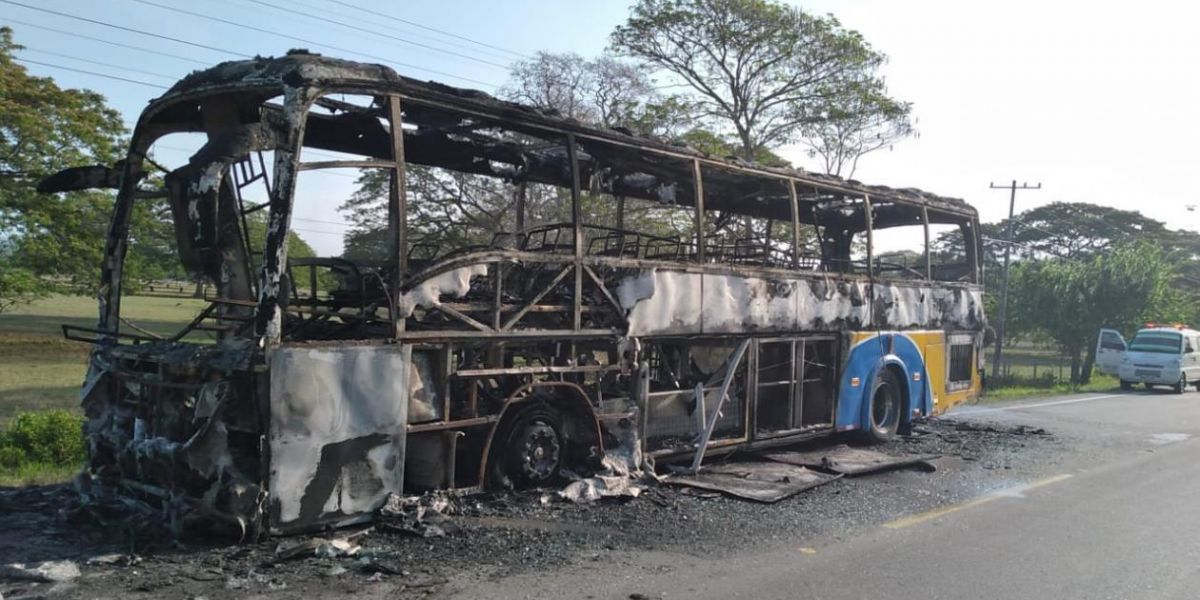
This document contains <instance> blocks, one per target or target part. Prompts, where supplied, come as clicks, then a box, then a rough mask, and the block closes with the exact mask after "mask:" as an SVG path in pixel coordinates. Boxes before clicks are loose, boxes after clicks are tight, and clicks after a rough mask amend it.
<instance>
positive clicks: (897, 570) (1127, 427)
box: [459, 391, 1200, 600]
mask: <svg viewBox="0 0 1200 600" xmlns="http://www.w3.org/2000/svg"><path fill="white" fill-rule="evenodd" d="M951 418H957V419H969V420H987V421H992V422H997V421H998V422H1011V423H1014V424H1015V423H1021V424H1027V425H1034V426H1042V427H1046V428H1047V429H1050V430H1052V431H1054V432H1055V433H1056V434H1058V435H1060V436H1062V437H1063V438H1064V439H1065V440H1067V441H1068V443H1069V444H1070V446H1069V448H1068V449H1067V451H1065V452H1063V453H1062V456H1061V457H1059V458H1057V459H1055V461H1053V462H1052V464H1050V465H1049V466H1048V468H1047V471H1046V473H1045V475H1044V476H1039V477H1037V478H1032V479H1030V480H1028V481H1021V482H1016V483H1015V484H1014V485H1012V486H1009V487H1005V488H1002V489H998V490H994V491H992V492H990V493H987V494H984V495H981V496H978V497H975V498H972V499H969V500H966V501H963V502H960V503H957V504H951V505H945V506H941V507H938V508H935V509H932V510H930V511H927V512H924V513H917V514H910V515H895V516H894V518H892V519H891V520H889V521H886V522H883V523H878V524H874V525H871V526H868V527H864V528H862V529H860V530H858V531H855V532H852V533H851V534H850V535H845V536H840V538H831V539H807V540H805V539H797V540H795V542H794V544H788V545H785V546H783V547H773V548H764V549H762V550H761V551H757V552H753V553H742V554H739V555H737V556H733V557H727V558H721V559H700V558H696V557H691V556H683V555H677V554H668V553H644V554H629V555H627V556H623V557H622V558H621V559H620V560H615V561H603V562H597V563H591V564H585V565H575V566H572V567H568V568H566V569H563V570H561V571H558V572H556V573H553V574H545V573H543V574H530V575H522V576H517V577H511V578H505V579H502V580H499V581H488V582H476V583H472V582H466V581H464V582H463V584H462V585H461V586H460V587H459V594H460V595H461V596H462V597H476V596H478V595H479V594H481V593H486V594H487V596H488V597H491V598H555V597H562V598H568V597H570V598H585V597H592V598H629V597H630V595H631V594H643V595H645V596H646V597H650V598H659V597H661V598H812V599H850V598H854V599H860V598H883V599H897V600H907V599H913V600H916V599H921V600H930V599H942V598H945V599H958V598H979V599H993V598H994V599H1000V598H1005V599H1007V598H1021V599H1025V598H1031V599H1033V598H1052V599H1054V600H1067V599H1075V598H1080V599H1082V598H1087V599H1106V598H1113V599H1118V598H1119V599H1125V598H1148V599H1150V598H1153V599H1157V598H1178V599H1193V598H1200V460H1197V459H1198V458H1200V394H1198V393H1196V392H1190V393H1187V394H1183V395H1173V394H1167V393H1162V392H1157V393H1155V392H1141V391H1139V392H1133V393H1128V394H1095V395H1086V396H1069V397H1059V398H1049V399H1045V400H1038V401H1033V402H1027V403H1023V404H1018V405H1008V406H987V407H983V408H981V407H965V408H962V409H960V410H958V411H955V412H954V413H953V414H952V415H951Z"/></svg>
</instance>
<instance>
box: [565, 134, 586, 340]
mask: <svg viewBox="0 0 1200 600" xmlns="http://www.w3.org/2000/svg"><path fill="white" fill-rule="evenodd" d="M567 157H568V158H569V160H570V161H571V224H572V225H573V226H574V231H575V234H574V238H575V293H574V294H573V299H572V302H571V304H572V307H573V313H574V318H573V319H572V323H573V324H574V325H573V328H574V329H575V330H576V331H579V330H580V329H582V328H583V310H582V309H583V222H582V216H581V215H580V210H579V209H580V207H579V203H580V201H581V200H582V198H581V196H582V190H581V189H580V187H579V148H578V147H577V146H576V145H575V136H574V135H573V134H570V133H568V134H567Z"/></svg>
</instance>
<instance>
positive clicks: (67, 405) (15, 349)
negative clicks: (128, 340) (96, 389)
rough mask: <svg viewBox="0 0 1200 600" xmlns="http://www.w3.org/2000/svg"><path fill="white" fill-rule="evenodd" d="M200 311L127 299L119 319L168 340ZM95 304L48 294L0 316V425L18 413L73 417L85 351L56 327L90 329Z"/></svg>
mask: <svg viewBox="0 0 1200 600" xmlns="http://www.w3.org/2000/svg"><path fill="white" fill-rule="evenodd" d="M203 307H204V303H203V301H201V300H195V299H192V298H173V297H164V296H131V297H128V298H125V299H124V300H123V306H122V311H121V312H122V314H124V315H128V317H127V318H128V319H130V320H131V321H133V323H135V324H136V325H138V326H139V327H142V328H145V329H148V330H150V331H154V332H156V333H159V334H160V335H169V334H172V333H174V332H176V331H178V330H179V328H180V327H181V326H182V325H184V324H186V323H187V322H188V321H190V320H191V319H192V317H193V316H195V314H196V313H197V312H198V311H200V310H201V309H202V308H203ZM96 315H97V308H96V300H95V299H94V298H90V297H86V296H64V295H54V296H49V297H47V298H43V299H41V300H38V301H36V302H34V303H32V304H28V305H22V306H18V307H16V308H14V309H13V310H11V311H9V312H5V313H3V314H0V426H2V425H3V424H5V423H7V422H8V421H9V419H11V418H12V416H13V415H14V414H15V413H16V412H17V411H21V410H26V411H30V410H46V409H52V408H64V409H68V410H72V411H75V412H79V386H80V384H81V383H82V382H83V376H84V374H85V372H86V371H87V356H88V350H89V346H88V344H86V343H83V342H72V341H69V340H66V339H64V338H63V336H62V329H61V325H62V324H64V323H65V324H69V325H78V326H81V327H95V325H96Z"/></svg>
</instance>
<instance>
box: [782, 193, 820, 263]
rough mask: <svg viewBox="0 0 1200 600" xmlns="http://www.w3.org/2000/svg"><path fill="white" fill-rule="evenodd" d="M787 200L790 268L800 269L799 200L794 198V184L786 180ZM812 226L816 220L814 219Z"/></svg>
mask: <svg viewBox="0 0 1200 600" xmlns="http://www.w3.org/2000/svg"><path fill="white" fill-rule="evenodd" d="M787 183H788V199H789V200H790V201H791V203H792V267H793V268H795V269H799V268H800V199H799V198H798V197H797V196H796V182H795V181H792V180H790V179H789V180H788V182H787ZM813 223H814V226H815V224H816V220H815V218H814V221H813Z"/></svg>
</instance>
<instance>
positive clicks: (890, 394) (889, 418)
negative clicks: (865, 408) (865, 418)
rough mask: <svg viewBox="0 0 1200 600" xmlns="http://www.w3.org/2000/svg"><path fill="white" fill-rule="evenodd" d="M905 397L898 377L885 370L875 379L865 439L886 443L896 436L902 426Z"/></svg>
mask: <svg viewBox="0 0 1200 600" xmlns="http://www.w3.org/2000/svg"><path fill="white" fill-rule="evenodd" d="M902 401H903V396H901V392H900V386H899V384H897V383H896V376H895V375H894V374H893V373H892V372H891V371H890V370H885V371H884V372H883V374H882V375H880V376H879V377H877V378H876V379H875V388H874V389H873V390H872V391H871V406H870V416H871V419H870V421H871V422H870V423H868V426H867V428H866V429H865V430H864V431H863V434H864V435H863V438H864V439H865V440H866V441H867V442H870V443H879V442H886V441H888V440H889V439H891V438H892V436H893V435H895V434H896V429H897V428H898V427H899V426H900V413H901V411H902V410H903V409H902V407H901V405H902V404H903V402H902Z"/></svg>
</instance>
